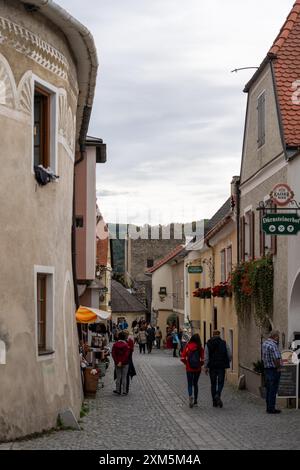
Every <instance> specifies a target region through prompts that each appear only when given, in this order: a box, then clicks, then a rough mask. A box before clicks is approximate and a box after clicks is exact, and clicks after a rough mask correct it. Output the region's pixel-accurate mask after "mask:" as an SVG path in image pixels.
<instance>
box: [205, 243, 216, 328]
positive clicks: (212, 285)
mask: <svg viewBox="0 0 300 470" xmlns="http://www.w3.org/2000/svg"><path fill="white" fill-rule="evenodd" d="M205 244H206V246H207V247H208V248H210V249H211V253H212V257H211V259H212V261H211V272H210V281H211V287H214V284H215V250H214V247H213V246H212V245H211V244H210V243H209V240H206V242H205ZM214 308H215V305H214V297H213V296H211V323H212V325H214ZM213 329H214V328H212V330H213Z"/></svg>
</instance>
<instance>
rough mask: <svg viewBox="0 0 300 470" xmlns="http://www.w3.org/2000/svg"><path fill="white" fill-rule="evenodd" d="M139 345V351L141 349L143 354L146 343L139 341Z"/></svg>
mask: <svg viewBox="0 0 300 470" xmlns="http://www.w3.org/2000/svg"><path fill="white" fill-rule="evenodd" d="M139 347H140V353H141V354H142V351H143V353H144V354H145V352H146V344H145V343H139Z"/></svg>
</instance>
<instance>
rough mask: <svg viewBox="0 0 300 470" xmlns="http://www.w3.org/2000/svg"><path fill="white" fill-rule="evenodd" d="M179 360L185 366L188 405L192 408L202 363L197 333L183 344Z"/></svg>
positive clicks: (202, 356)
mask: <svg viewBox="0 0 300 470" xmlns="http://www.w3.org/2000/svg"><path fill="white" fill-rule="evenodd" d="M181 361H182V362H183V363H184V364H185V368H186V376H187V384H188V394H189V406H190V408H193V406H197V404H198V382H199V377H200V374H201V368H202V366H203V364H204V349H203V347H202V344H201V339H200V336H199V335H198V334H195V335H193V336H192V337H191V339H190V341H189V342H188V343H187V345H186V346H185V348H184V350H183V351H182V354H181ZM193 389H194V394H193Z"/></svg>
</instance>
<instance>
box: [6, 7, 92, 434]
mask: <svg viewBox="0 0 300 470" xmlns="http://www.w3.org/2000/svg"><path fill="white" fill-rule="evenodd" d="M97 68H98V61H97V53H96V49H95V46H94V41H93V38H92V36H91V35H90V33H89V31H88V30H87V29H86V28H85V27H84V26H82V25H81V24H80V23H79V22H77V21H76V20H75V19H73V18H72V17H71V16H70V15H69V14H68V13H66V12H65V11H64V10H63V9H62V8H60V7H59V6H58V5H56V4H55V3H54V2H52V1H47V2H45V1H44V0H30V2H29V3H26V2H25V1H20V0H10V1H9V2H7V1H4V0H0V135H1V180H2V181H1V187H0V198H1V219H2V230H1V234H0V253H1V267H0V291H1V304H0V374H1V380H0V441H5V440H11V439H15V438H19V437H22V436H24V435H29V434H31V433H35V432H41V431H43V430H46V429H50V428H52V427H54V426H55V425H56V422H57V416H58V414H59V413H60V412H62V411H63V410H65V409H71V410H72V411H73V413H74V415H75V416H76V417H77V418H78V416H79V413H80V407H81V403H82V386H81V378H80V367H79V353H78V335H77V328H76V322H75V310H76V307H75V299H76V295H75V292H76V288H75V289H74V273H75V270H74V259H72V253H74V252H75V250H74V246H73V247H72V243H74V241H72V227H73V229H74V223H73V211H74V209H73V200H74V194H73V192H74V166H75V160H76V159H78V158H80V150H81V151H82V149H83V148H84V145H83V144H84V142H85V141H86V133H87V126H88V123H89V117H90V113H91V108H92V104H93V96H94V88H95V82H96V75H97ZM57 177H59V178H57ZM75 264H76V263H75Z"/></svg>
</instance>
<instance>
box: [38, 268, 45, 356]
mask: <svg viewBox="0 0 300 470" xmlns="http://www.w3.org/2000/svg"><path fill="white" fill-rule="evenodd" d="M37 322H38V325H37V330H38V352H39V354H41V353H44V352H45V351H46V346H47V342H46V327H47V275H46V274H38V275H37Z"/></svg>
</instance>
